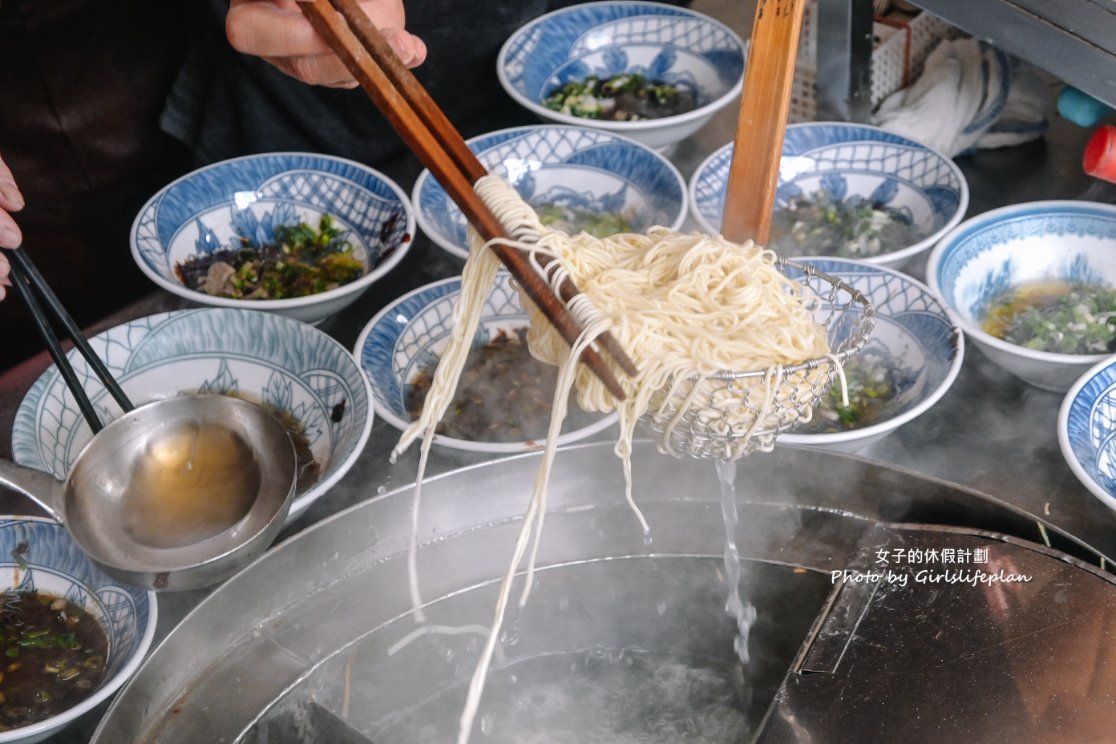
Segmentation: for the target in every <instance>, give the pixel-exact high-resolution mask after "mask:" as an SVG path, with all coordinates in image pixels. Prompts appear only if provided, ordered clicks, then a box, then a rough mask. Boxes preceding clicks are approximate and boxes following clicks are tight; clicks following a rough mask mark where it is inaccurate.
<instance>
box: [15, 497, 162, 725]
mask: <svg viewBox="0 0 1116 744" xmlns="http://www.w3.org/2000/svg"><path fill="white" fill-rule="evenodd" d="M17 556H18V560H17ZM0 587H3V589H4V590H5V591H14V592H24V591H28V592H30V591H41V592H45V593H48V594H53V595H56V596H59V597H64V598H65V599H67V600H69V601H70V602H72V603H73V604H75V605H77V606H78V607H81V608H82V609H84V610H85V612H86V613H88V614H89V615H90V616H91V617H93V618H95V619H96V620H97V623H98V624H99V625H100V626H101V629H102V630H104V631H105V635H106V636H107V638H108V656H107V658H106V659H105V673H104V676H103V677H102V678H101V682H100V685H99V686H98V687H97V689H96V690H94V692H93V694H92V695H90V696H89V697H87V698H85V699H84V700H82V701H81V702H80V703H78V704H77V705H75V706H73V707H71V708H68V709H66V710H65V711H63V712H62V713H59V714H58V715H55V716H51V717H50V718H48V719H46V720H44V721H40V722H39V723H35V724H32V725H30V726H24V727H22V728H17V729H12V730H11V731H5V732H3V733H0V744H14V742H19V744H31V742H36V741H43V740H45V739H47V738H48V737H50V736H52V735H54V734H56V733H58V731H59V730H61V729H62V728H63V727H64V726H67V725H69V724H70V723H73V722H74V721H75V720H77V719H78V718H79V717H80V716H82V715H84V714H85V713H88V712H89V711H91V710H93V709H94V708H96V707H97V706H98V705H100V704H101V703H103V702H105V701H106V700H107V699H108V698H109V697H111V696H112V695H113V693H115V692H116V691H117V690H118V689H119V688H120V686H121V685H122V684H124V683H125V682H126V681H127V680H128V679H129V678H130V677H131V676H132V674H133V673H134V672H135V671H136V669H138V668H139V665H140V663H141V662H142V661H143V658H144V656H145V655H146V654H147V651H148V649H150V648H151V642H152V640H153V639H154V637H155V621H156V615H157V613H156V607H155V593H154V592H150V591H146V590H144V589H138V588H136V587H133V586H128V585H126V584H121V583H120V582H118V581H117V580H116V579H113V578H112V577H110V576H109V575H108V574H106V573H104V572H103V571H101V569H99V568H98V567H97V566H96V565H94V564H93V562H92V561H90V560H89V558H87V557H86V555H85V553H83V552H82V551H81V549H80V548H79V547H78V546H77V544H76V543H75V542H74V541H73V540H72V539H71V538H70V535H69V533H68V532H66V529H65V528H64V527H63V526H62V525H60V524H58V523H57V522H54V521H53V520H49V519H41V518H38V517H23V516H2V517H0Z"/></svg>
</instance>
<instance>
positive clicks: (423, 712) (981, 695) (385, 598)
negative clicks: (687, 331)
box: [94, 443, 1116, 744]
mask: <svg viewBox="0 0 1116 744" xmlns="http://www.w3.org/2000/svg"><path fill="white" fill-rule="evenodd" d="M537 465H538V457H537V456H534V455H528V456H522V457H516V458H511V459H508V460H503V461H499V462H495V463H490V464H486V465H480V466H475V467H471V468H466V469H463V470H460V471H456V472H453V473H450V474H447V475H445V476H442V477H439V478H436V479H434V480H431V481H429V482H428V483H427V484H426V486H425V488H424V491H423V505H422V511H421V519H420V526H419V535H420V539H421V541H422V547H421V549H420V551H419V570H420V575H421V579H422V588H423V593H424V596H425V597H426V598H427V600H428V614H429V616H430V620H431V622H432V623H442V624H447V625H470V624H472V625H487V624H488V623H489V622H490V621H491V612H492V609H491V608H492V599H493V596H494V586H493V578H494V577H496V576H498V575H499V574H500V573H501V572H502V571H504V570H505V568H506V564H507V561H508V559H509V556H510V554H511V547H512V544H513V541H514V537H515V533H516V531H517V529H518V526H519V517H520V515H521V513H522V511H523V509H524V507H525V503H526V500H527V498H528V495H529V493H530V484H531V482H532V480H533V478H534V475H535V470H536V467H537ZM634 470H635V473H636V475H635V478H636V482H635V494H636V498H637V500H638V501H639V502H640V504H641V506H642V507H643V509H644V511H645V514H646V515H647V518H648V520H649V522H650V524H651V526H652V530H653V540H652V542H651V543H650V544H647V543H646V542H645V539H644V536H643V534H642V532H641V530H640V528H639V525H638V523H637V522H636V520H635V519H634V518H633V517H632V515H631V514H630V512H629V511H628V510H627V508H626V506H625V505H624V501H623V488H622V477H621V471H620V465H619V463H618V462H617V461H616V459H615V457H614V456H613V454H612V449H611V446H610V445H587V446H583V447H576V448H572V449H567V450H563V451H561V452H560V453H559V456H558V460H557V463H556V465H555V468H554V473H553V477H552V479H551V496H550V510H549V512H548V517H547V523H546V532H545V536H544V539H543V544H542V548H541V551H540V556H539V565H540V566H541V567H544V568H543V570H542V571H540V573H539V575H538V585H537V587H536V589H535V591H534V593H533V594H532V597H531V601H530V603H529V604H528V606H527V607H526V609H524V610H523V612H522V614H521V615H516V616H513V617H511V618H510V619H509V625H508V629H509V630H508V633H507V634H506V635H505V637H504V643H503V644H502V648H503V655H504V659H503V661H502V662H501V663H502V664H504V665H512V666H511V668H512V669H515V668H516V667H515V666H514V662H516V661H517V660H519V659H540V658H558V659H561V660H565V659H567V658H576V659H578V660H580V661H579V663H587V662H586V659H587V658H588V659H590V661H591V660H592V658H596V657H600V658H605V659H610V660H612V661H614V662H616V661H619V662H621V663H630V662H628V661H625V659H630V658H631V657H633V656H636V657H641V655H643V654H650V655H654V654H660V655H662V654H666V653H675V652H677V653H681V654H683V655H684V656H685V657H687V658H690V659H711V660H712V661H711V662H710V663H711V664H721V665H724V664H729V665H731V664H732V661H733V659H734V657H733V655H732V651H731V646H732V635H733V631H734V629H735V626H734V625H733V623H732V621H731V620H730V619H728V618H727V617H725V615H724V612H723V604H724V596H725V594H724V592H725V590H724V586H723V584H721V583H720V574H719V573H718V568H719V561H720V556H721V553H722V550H723V545H724V534H723V532H724V527H723V522H722V518H721V509H720V504H719V486H718V482H717V478H716V473H715V471H714V468H713V466H712V465H711V464H710V463H703V462H697V461H679V460H673V459H669V458H665V457H662V456H659V455H657V454H656V453H654V451H653V448H652V447H651V446H649V445H647V444H645V443H641V444H639V445H637V447H636V451H635V455H634ZM737 492H738V509H739V513H740V520H739V524H738V528H737V534H736V542H737V545H738V546H739V548H740V551H741V554H742V557H743V558H744V560H745V564H746V575H747V577H748V578H747V580H746V582H745V591H746V593H747V595H748V596H749V597H750V598H751V600H752V601H753V602H754V603H755V605H756V607H757V609H758V610H759V614H760V620H759V622H758V623H757V624H756V626H755V627H754V629H753V634H754V635H753V638H752V641H751V644H750V647H751V649H752V652H753V653H752V659H751V661H750V662H749V664H748V665H747V666H746V667H744V673H743V675H742V679H735V680H730V681H729V682H728V683H726V684H729V686H730V687H731V686H733V685H735V687H733V690H731V692H732V693H733V694H734V695H737V703H738V705H737V707H738V708H739V712H740V715H742V716H743V717H744V718H746V719H747V729H748V731H749V732H750V733H749V734H748V736H749V737H750V738H751V739H752V740H753V741H757V742H852V741H873V742H890V741H897V742H898V741H902V742H904V743H905V744H910V743H911V742H921V741H927V742H930V741H933V742H939V743H940V742H950V741H965V742H983V741H989V742H991V741H1003V740H1004V739H1003V738H1002V737H1003V736H1004V735H1005V732H1010V733H1011V734H1012V735H1013V736H1016V737H1017V738H1016V739H1015V740H1016V741H1019V742H1026V741H1036V742H1037V741H1050V740H1052V739H1049V738H1044V736H1046V735H1048V734H1050V733H1051V732H1054V731H1059V730H1061V731H1064V732H1065V731H1070V727H1072V726H1075V725H1079V724H1081V723H1082V721H1084V722H1086V723H1087V722H1088V720H1089V718H1088V717H1089V716H1101V715H1103V714H1113V713H1116V708H1113V705H1116V704H1114V703H1112V702H1111V700H1110V699H1109V698H1100V699H1098V700H1097V701H1094V702H1097V703H1099V705H1100V706H1101V707H1100V708H1098V709H1094V710H1091V711H1085V712H1080V711H1081V710H1084V708H1085V707H1087V706H1082V707H1081V708H1079V714H1078V717H1077V719H1076V720H1070V719H1068V718H1059V717H1058V716H1056V715H1053V714H1048V711H1049V706H1043V705H1041V704H1039V703H1041V701H1042V700H1043V699H1046V698H1050V697H1051V696H1052V695H1054V694H1055V693H1054V692H1052V691H1054V690H1060V691H1062V692H1059V693H1058V694H1062V695H1065V694H1070V693H1066V692H1065V691H1064V690H1065V686H1064V684H1063V683H1064V682H1065V681H1066V678H1065V676H1064V675H1065V671H1066V668H1069V669H1087V670H1088V674H1089V675H1091V682H1090V683H1089V684H1090V685H1092V686H1091V687H1090V686H1088V685H1087V687H1088V689H1103V690H1111V689H1116V687H1114V686H1113V685H1112V684H1111V683H1112V682H1114V681H1116V653H1114V650H1113V649H1114V648H1116V646H1114V644H1113V642H1112V641H1113V631H1112V628H1111V623H1110V622H1109V618H1112V617H1116V588H1114V584H1113V582H1112V579H1111V577H1110V576H1109V575H1107V574H1105V573H1104V572H1102V571H1100V570H1098V569H1095V568H1090V567H1089V566H1087V565H1086V563H1085V562H1084V560H1078V559H1075V558H1071V557H1069V556H1068V555H1065V554H1064V553H1061V552H1057V551H1055V550H1052V549H1048V548H1045V547H1041V546H1039V545H1036V544H1035V543H1032V542H1027V541H1025V539H1039V538H1040V537H1041V535H1042V534H1043V529H1044V527H1045V533H1046V535H1047V537H1048V538H1050V539H1051V541H1052V542H1053V544H1054V545H1055V546H1056V547H1060V548H1062V549H1064V550H1067V551H1070V552H1073V553H1074V554H1076V555H1077V556H1078V557H1079V558H1081V559H1085V560H1089V561H1094V562H1100V561H1101V557H1100V556H1098V555H1096V554H1095V553H1093V552H1092V551H1091V550H1090V549H1089V548H1088V547H1086V546H1083V545H1081V544H1080V543H1078V542H1076V541H1075V540H1073V539H1072V538H1071V537H1068V536H1066V535H1062V534H1059V533H1058V532H1056V531H1055V530H1053V529H1051V528H1050V527H1049V526H1043V525H1040V524H1039V523H1038V522H1037V521H1036V520H1035V519H1034V518H1032V517H1030V516H1028V515H1025V514H1022V513H1020V512H1018V511H1016V510H1014V509H1012V508H1010V507H1008V506H1006V505H1004V504H1002V503H998V502H996V501H994V500H992V499H990V498H987V497H984V496H982V495H980V494H977V493H975V492H971V491H967V490H964V489H961V488H958V487H955V486H952V485H949V484H946V483H943V482H939V481H934V480H929V479H926V478H921V477H916V476H914V475H911V474H908V473H904V472H902V471H898V470H894V469H890V468H885V467H881V466H879V465H875V464H872V463H870V462H867V461H863V460H858V459H853V458H849V457H844V456H838V455H831V454H825V453H821V452H816V451H808V450H797V449H793V448H787V449H779V450H777V451H776V452H774V453H772V454H770V455H762V456H754V457H752V458H748V459H746V460H744V461H742V462H741V463H740V466H739V469H738V478H737ZM411 495H412V492H411V489H410V488H404V489H400V490H399V491H396V492H393V493H391V494H388V495H386V496H383V497H381V498H376V499H374V500H371V501H369V502H365V503H363V504H361V505H358V506H356V507H354V508H352V509H350V510H348V511H346V512H343V513H341V514H338V515H337V516H335V517H333V518H331V519H329V520H327V521H325V522H323V523H321V524H318V525H316V526H314V527H313V528H311V529H308V530H307V531H305V532H304V533H301V534H299V535H297V536H295V537H294V538H292V539H291V540H289V541H287V542H286V543H284V544H282V545H280V546H279V547H277V548H275V549H273V550H272V551H270V552H269V553H268V554H267V555H265V556H264V557H263V558H262V559H260V560H259V561H257V562H256V563H255V564H253V565H251V566H250V567H249V568H248V569H246V570H245V571H244V572H242V573H240V574H238V575H237V576H235V577H234V578H232V579H231V580H230V581H229V582H227V583H226V584H225V585H223V586H222V587H221V588H220V589H219V590H217V591H216V592H215V593H214V594H213V595H211V596H210V597H209V598H208V599H206V600H205V601H204V602H203V603H202V604H201V605H200V606H199V607H198V608H197V609H196V611H195V612H194V613H193V614H191V615H190V616H189V617H188V618H187V619H186V620H185V621H184V622H183V623H182V624H181V625H180V626H179V627H178V628H177V629H176V630H175V631H173V632H172V633H171V635H170V636H169V637H168V638H167V640H166V641H165V642H164V643H163V644H162V645H161V646H160V647H159V648H158V649H157V650H156V651H155V652H154V654H153V655H152V656H151V657H150V658H149V659H148V661H147V662H146V663H145V664H144V666H143V668H141V669H140V671H139V672H138V673H137V675H136V676H135V677H134V678H133V680H132V681H131V682H130V683H129V684H128V685H127V686H126V687H125V689H124V690H123V691H122V692H121V693H120V695H119V696H118V697H117V699H116V701H115V702H114V704H113V706H112V708H111V709H110V710H109V712H108V713H107V715H106V716H105V718H104V720H103V721H102V724H101V727H100V728H99V729H98V731H97V733H96V735H95V736H94V742H96V743H97V744H118V743H119V742H149V743H151V744H154V743H155V742H158V743H159V744H185V743H187V742H189V743H191V744H192V743H194V742H200V741H207V742H208V741H212V742H234V741H235V742H246V743H247V742H257V743H260V744H265V743H266V744H275V743H276V742H280V741H282V742H290V741H298V742H313V741H318V740H319V739H318V738H314V736H313V734H312V732H308V731H305V730H300V729H298V726H296V725H295V724H294V723H290V722H291V721H297V720H299V719H298V716H297V715H292V714H297V712H298V711H299V710H300V709H310V710H315V711H318V707H317V706H318V705H319V704H320V706H322V707H324V708H327V709H329V710H331V711H332V712H333V713H334V714H337V715H339V716H343V717H345V718H347V719H348V721H349V723H350V724H352V726H353V728H355V729H356V730H357V731H360V732H362V733H363V735H365V736H368V737H369V738H370V740H371V741H373V742H376V744H385V742H392V741H405V740H416V741H417V740H430V741H446V740H449V739H450V737H449V736H447V735H446V732H445V731H441V732H435V733H433V734H430V736H431V737H432V738H427V739H421V738H414V739H408V738H407V736H408V735H405V734H403V733H401V732H402V731H403V730H404V723H405V721H404V719H405V718H406V715H404V714H405V713H406V711H408V710H417V711H418V714H417V715H419V716H420V717H421V716H435V717H436V716H438V715H441V716H444V717H446V718H447V720H448V721H450V722H451V723H452V721H454V720H455V717H454V715H453V714H454V712H455V711H456V710H457V708H456V703H454V702H453V701H455V700H456V699H458V698H455V695H457V694H458V692H457V691H459V689H460V684H461V681H462V679H467V677H468V674H469V673H470V672H471V670H472V666H473V661H474V660H475V658H476V655H477V645H478V644H477V642H476V637H475V636H472V635H470V634H468V633H466V634H464V635H460V636H441V635H427V636H423V637H421V638H418V639H416V640H414V641H413V642H412V643H410V644H409V645H408V646H407V647H406V648H404V649H403V650H402V651H400V652H399V653H390V652H391V651H392V650H393V649H392V647H393V646H394V645H395V644H397V643H399V642H400V641H401V640H402V639H405V638H406V637H407V636H408V634H410V633H412V632H413V631H414V630H415V628H416V626H415V624H414V622H413V620H412V619H411V617H410V614H409V609H410V605H409V600H408V591H407V580H406V550H407V544H408V529H409V522H410V513H409V512H410V505H411ZM931 523H933V524H937V525H944V524H948V525H952V526H950V527H941V526H928V524H931ZM993 530H994V531H995V532H993ZM1021 538H1023V539H1021ZM899 548H903V549H905V550H909V549H911V548H919V549H920V550H928V549H931V548H933V549H935V550H938V551H942V550H945V549H949V550H951V551H962V550H968V551H970V554H972V551H974V550H978V549H979V550H982V551H987V553H985V556H986V557H990V558H991V561H990V563H989V564H987V565H984V566H983V568H982V567H981V566H969V568H973V569H981V568H982V570H985V571H994V570H998V569H1004V568H1007V569H1010V571H1012V572H1018V573H1025V574H1028V575H1030V576H1031V577H1032V580H1031V581H1029V582H1021V583H1016V584H1013V585H1011V586H1007V588H1006V589H1005V586H1006V585H1002V584H1001V585H998V586H995V587H992V588H990V587H988V586H984V585H981V584H977V585H969V584H965V583H962V584H939V585H930V584H921V585H919V584H916V583H915V581H914V578H913V577H914V572H915V571H916V570H917V569H920V568H925V567H924V566H920V565H916V564H914V563H908V565H907V566H906V567H905V568H904V567H903V566H902V565H901V564H902V561H900V562H899V563H895V562H893V563H892V564H891V567H893V568H894V569H895V570H896V571H898V572H905V573H908V574H910V576H911V584H910V585H908V586H905V587H899V586H897V585H894V584H887V583H875V584H871V583H863V582H857V581H844V580H843V579H842V578H836V579H835V578H833V576H834V575H833V574H832V573H831V572H833V571H842V570H872V569H878V568H880V567H881V564H880V563H879V558H880V555H881V551H889V552H890V551H893V550H896V549H899ZM936 568H937V569H941V568H942V566H938V567H936ZM1086 636H1087V637H1086ZM571 652H579V653H580V655H579V656H576V657H570V656H569V654H570V653H571ZM1052 654H1056V655H1057V658H1058V659H1059V662H1058V665H1052V664H1051V663H1050V659H1051V658H1052V657H1051V655H1052ZM638 664H639V661H638V659H637V660H636V666H638ZM1066 664H1068V665H1070V666H1069V667H1066V668H1064V667H1065V665H1066ZM1074 665H1076V666H1074ZM1054 666H1057V669H1054V668H1053V667H1054ZM1048 673H1049V674H1048ZM738 676H739V675H738ZM496 684H497V685H500V684H504V685H505V686H506V685H507V684H511V683H508V682H507V677H505V678H504V681H503V682H500V681H497V683H496ZM1097 685H1099V686H1097ZM495 694H497V695H498V693H495ZM1044 696H1045V697H1044ZM1086 697H1087V695H1086ZM311 700H314V701H316V702H315V704H314V706H309V708H308V707H307V706H308V703H309V701H311ZM446 701H449V702H446ZM1105 706H1107V707H1105ZM540 710H541V708H540ZM533 711H534V709H531V710H529V711H528V712H529V713H531V715H534V714H535V713H534V712H533ZM315 715H316V714H315ZM539 715H542V714H541V713H539ZM637 715H643V713H637ZM305 720H308V719H303V724H304V723H305ZM431 720H433V718H431ZM284 722H286V723H284ZM481 722H482V728H483V724H484V714H483V713H482V717H481ZM489 723H490V724H491V723H492V721H491V720H489ZM499 723H500V721H497V722H496V725H497V729H496V730H495V733H493V734H492V737H491V738H485V737H486V736H487V734H486V733H485V732H484V731H480V732H479V733H478V735H477V736H475V737H474V741H475V742H481V741H505V740H508V741H511V740H513V739H503V738H500V737H501V736H502V735H503V734H505V733H506V731H503V732H502V731H500V730H499ZM279 724H282V725H279ZM303 724H299V725H303ZM447 725H448V724H447ZM1059 727H1061V728H1059ZM490 728H491V726H490ZM428 733H429V732H428ZM283 737H287V738H283ZM737 740H739V739H737ZM563 741H564V740H563Z"/></svg>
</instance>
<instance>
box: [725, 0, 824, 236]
mask: <svg viewBox="0 0 1116 744" xmlns="http://www.w3.org/2000/svg"><path fill="white" fill-rule="evenodd" d="M805 10H806V0H758V2H757V4H756V20H755V24H754V25H753V27H752V41H751V45H750V47H749V49H748V65H747V68H746V69H745V71H744V94H743V96H742V97H741V99H740V118H739V119H738V120H737V124H736V139H735V140H734V143H733V149H732V162H731V164H730V165H729V176H728V189H727V191H726V193H725V211H724V216H723V217H722V218H721V234H722V235H724V236H725V237H726V238H728V239H729V240H732V241H735V242H737V243H743V242H744V241H746V240H754V241H756V242H757V243H759V244H760V245H767V241H768V238H769V237H770V235H771V212H772V209H773V207H774V205H775V190H776V188H777V187H778V185H779V159H780V158H781V156H782V153H783V135H784V130H785V128H786V125H787V115H788V113H789V110H790V94H791V87H792V86H793V85H794V63H795V59H796V57H797V56H798V37H799V34H800V33H801V30H802V17H803V14H804V12H805Z"/></svg>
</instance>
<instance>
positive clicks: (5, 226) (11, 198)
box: [0, 160, 23, 300]
mask: <svg viewBox="0 0 1116 744" xmlns="http://www.w3.org/2000/svg"><path fill="white" fill-rule="evenodd" d="M21 209H23V195H22V194H20V193H19V187H18V186H16V182H15V177H14V176H12V171H11V170H10V169H9V168H8V166H7V165H5V164H4V161H3V160H0V248H18V247H19V244H20V243H22V242H23V233H21V232H20V230H19V225H17V224H16V221H15V219H14V218H13V217H12V215H11V213H12V212H18V211H19V210H21ZM10 273H11V267H10V266H9V265H8V259H7V258H5V257H4V255H3V254H0V300H3V299H4V297H5V296H7V294H8V287H10V286H12V283H11V279H9V278H8V275H9V274H10Z"/></svg>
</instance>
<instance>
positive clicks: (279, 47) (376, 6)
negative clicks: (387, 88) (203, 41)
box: [225, 0, 426, 88]
mask: <svg viewBox="0 0 1116 744" xmlns="http://www.w3.org/2000/svg"><path fill="white" fill-rule="evenodd" d="M360 5H361V7H362V8H363V9H364V12H365V13H367V14H368V17H369V18H370V19H371V20H372V23H373V24H375V26H376V28H378V29H380V32H381V33H382V34H383V35H384V38H385V39H387V42H388V43H389V44H390V45H391V48H392V49H394V50H395V53H396V54H397V55H398V56H399V58H400V59H401V60H402V61H403V62H404V64H406V65H407V66H408V67H416V66H418V65H420V64H422V62H423V60H425V59H426V44H424V43H423V42H422V40H421V39H419V38H418V37H417V36H414V35H413V34H410V33H408V32H407V31H404V30H403V25H404V20H405V14H404V11H403V0H364V2H361V3H360ZM225 34H226V36H228V39H229V43H230V44H232V46H233V48H234V49H236V50H237V51H239V52H243V53H244V54H251V55H255V56H257V57H261V58H263V59H264V60H266V61H268V62H270V63H271V64H273V65H275V66H276V67H278V68H279V69H280V70H282V71H283V72H285V73H286V74H288V75H290V76H291V77H294V78H297V79H299V80H301V81H303V82H305V83H310V84H313V85H326V86H329V87H334V88H352V87H355V86H356V85H357V83H356V80H354V79H353V76H352V75H350V74H349V71H348V69H346V67H345V65H344V63H342V62H341V60H340V59H338V58H337V57H336V55H334V54H333V52H332V51H331V50H330V48H329V46H328V45H327V44H326V43H325V41H323V40H322V38H321V37H320V36H318V34H317V33H316V32H315V31H314V29H313V28H312V27H311V26H310V23H309V22H308V21H307V20H306V18H305V17H304V16H303V15H302V11H301V10H299V8H298V3H297V2H295V0H232V3H231V5H230V6H229V13H228V15H227V16H226V19H225Z"/></svg>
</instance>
